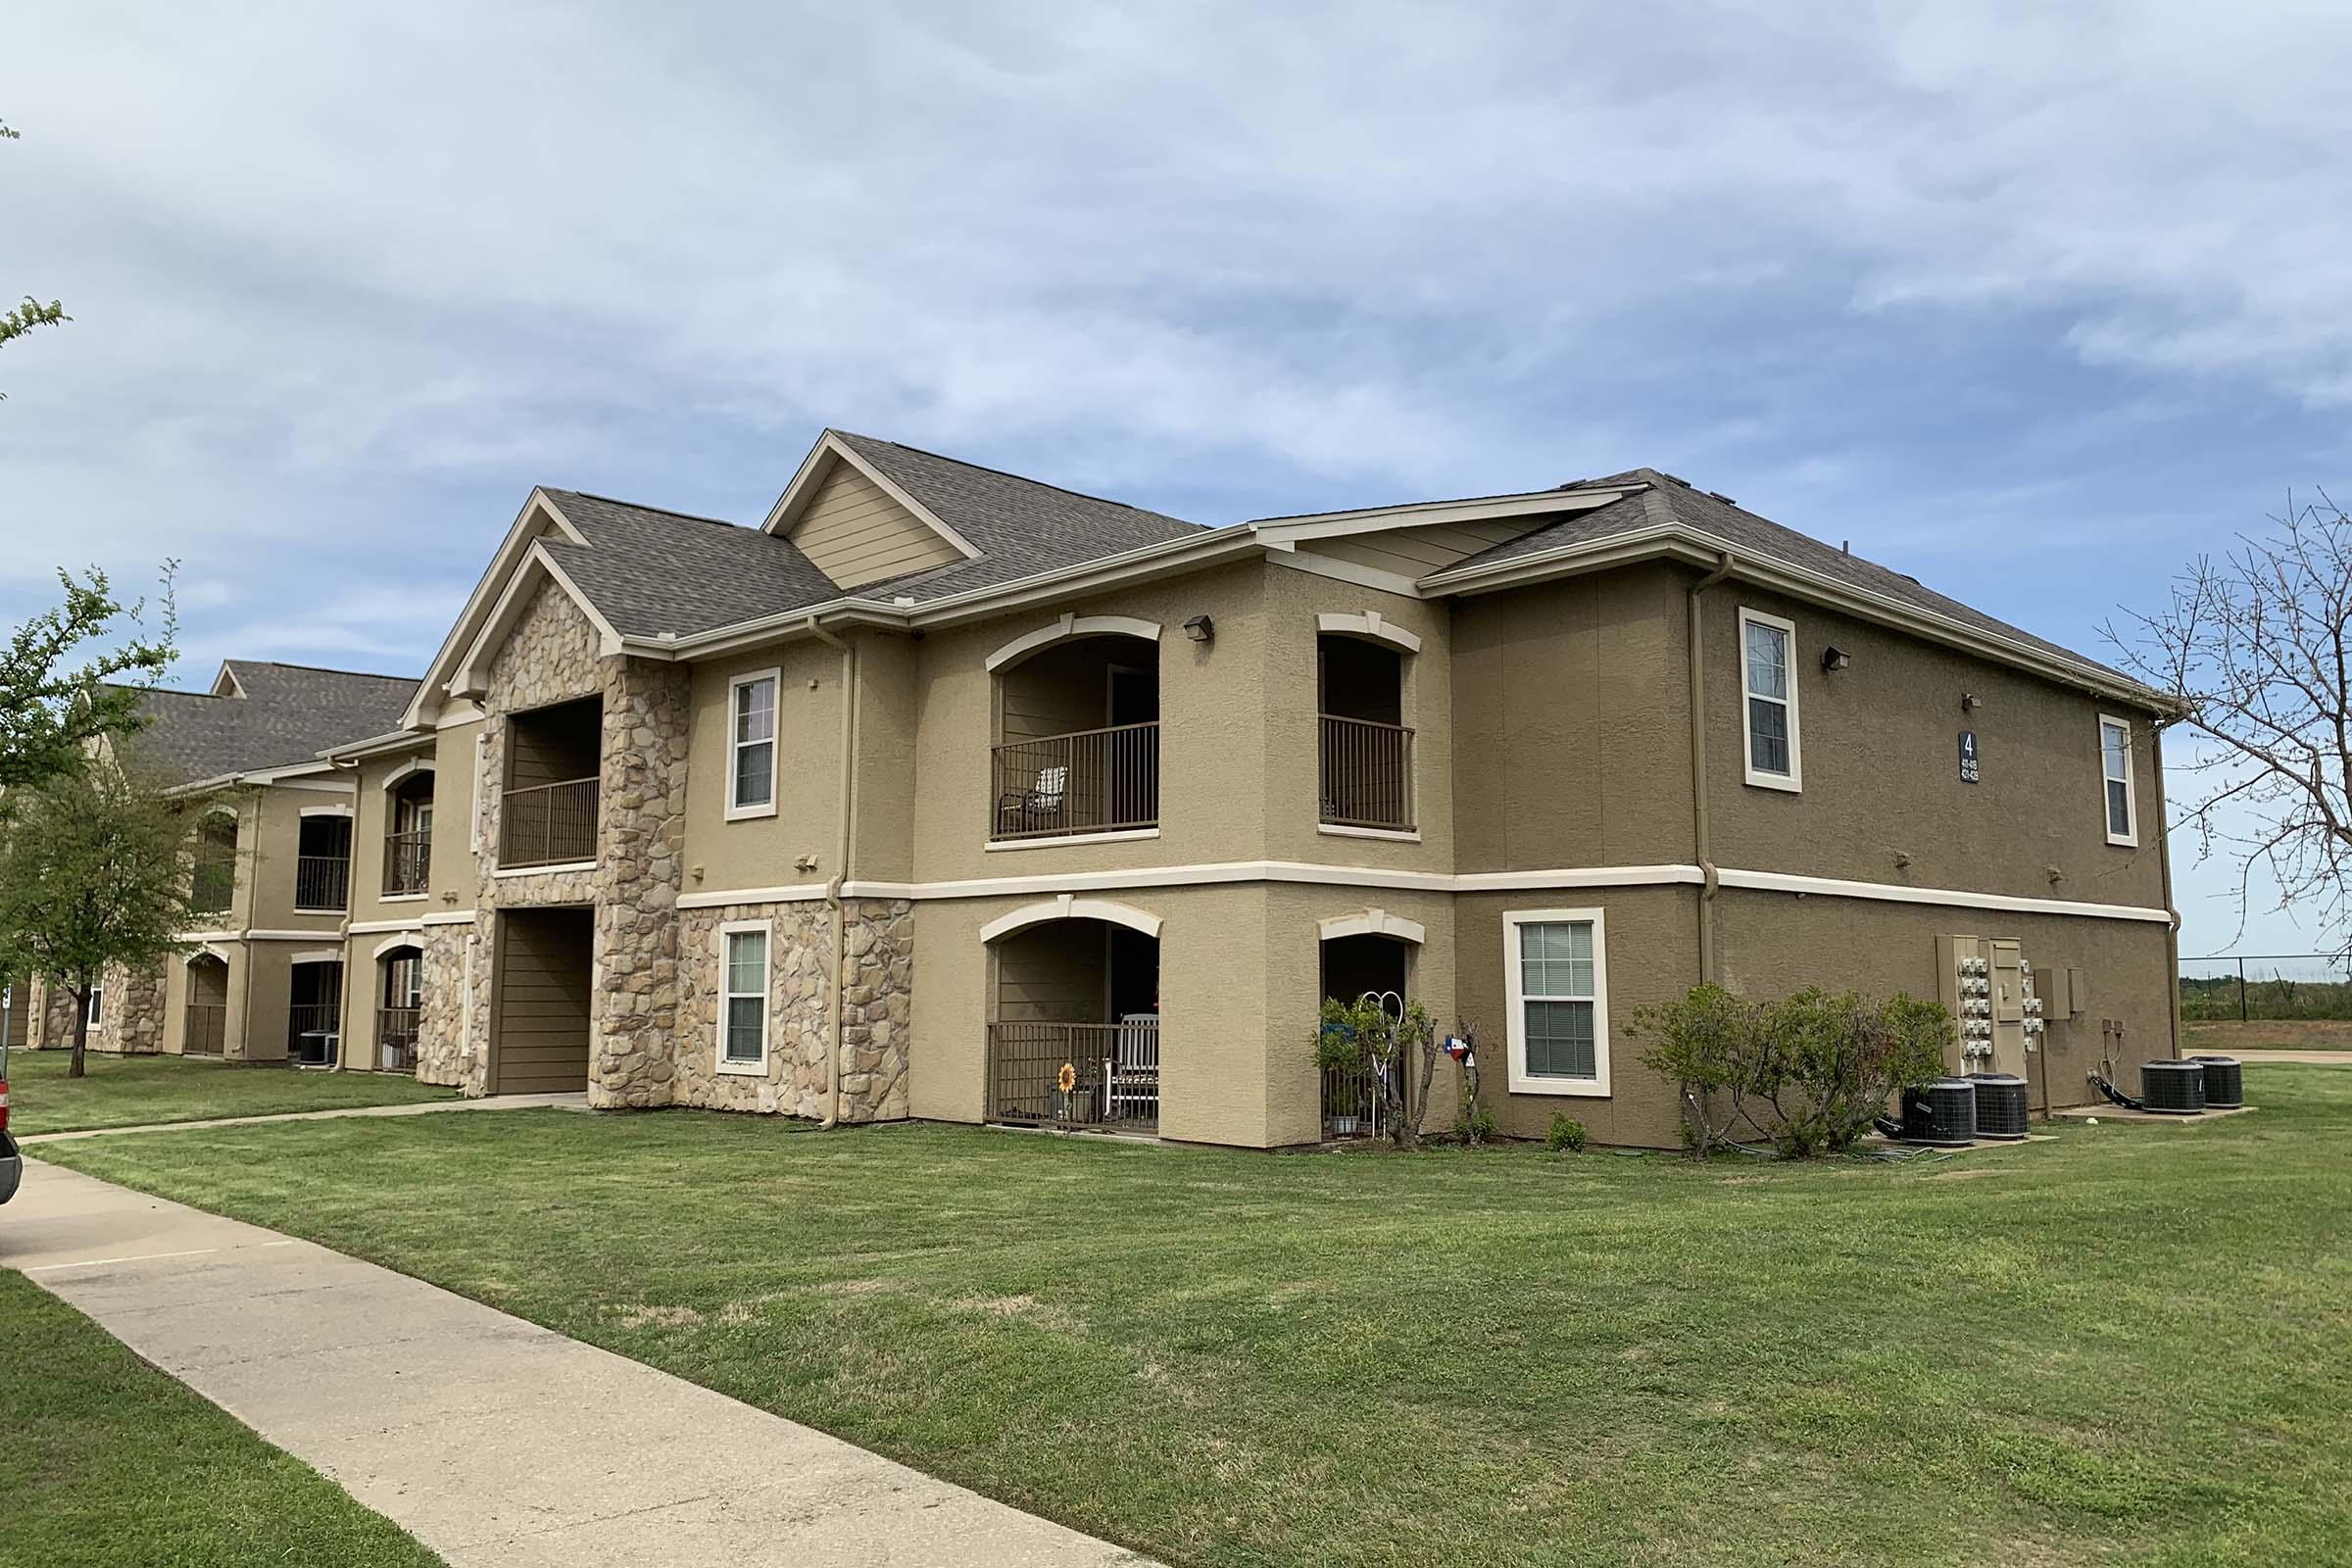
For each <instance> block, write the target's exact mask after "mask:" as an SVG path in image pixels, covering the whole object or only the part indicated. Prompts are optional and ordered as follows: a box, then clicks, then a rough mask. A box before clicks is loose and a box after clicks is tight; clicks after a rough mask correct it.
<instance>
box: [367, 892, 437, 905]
mask: <svg viewBox="0 0 2352 1568" xmlns="http://www.w3.org/2000/svg"><path fill="white" fill-rule="evenodd" d="M430 897H432V895H431V894H429V893H379V894H377V895H376V900H375V902H376V903H378V904H422V903H423V902H424V901H425V900H426V899H428V898H430Z"/></svg>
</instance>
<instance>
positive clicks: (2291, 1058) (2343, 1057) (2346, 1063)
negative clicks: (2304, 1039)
mask: <svg viewBox="0 0 2352 1568" xmlns="http://www.w3.org/2000/svg"><path fill="white" fill-rule="evenodd" d="M2222 1054H2224V1055H2229V1056H2235V1057H2236V1058H2237V1059H2238V1060H2240V1061H2242V1062H2244V1063H2245V1064H2246V1065H2247V1066H2249V1067H2259V1066H2262V1065H2263V1064H2264V1063H2266V1062H2284V1063H2286V1064H2288V1065H2290V1066H2296V1067H2352V1051H2229V1052H2224V1053H2222Z"/></svg>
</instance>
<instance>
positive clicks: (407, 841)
mask: <svg viewBox="0 0 2352 1568" xmlns="http://www.w3.org/2000/svg"><path fill="white" fill-rule="evenodd" d="M432 871H433V835H432V834H431V833H430V832H425V831H417V832H408V833H387V834H385V835H384V891H385V892H386V893H390V894H401V893H422V892H423V891H424V890H425V886H426V884H427V883H428V882H429V881H430V879H431V877H432Z"/></svg>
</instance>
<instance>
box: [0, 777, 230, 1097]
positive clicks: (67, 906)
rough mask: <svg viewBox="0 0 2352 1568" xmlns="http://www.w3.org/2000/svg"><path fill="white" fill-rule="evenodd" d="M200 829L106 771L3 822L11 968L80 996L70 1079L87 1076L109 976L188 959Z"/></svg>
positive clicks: (142, 788)
mask: <svg viewBox="0 0 2352 1568" xmlns="http://www.w3.org/2000/svg"><path fill="white" fill-rule="evenodd" d="M194 830H195V817H194V815H193V813H190V812H187V811H183V810H182V809H180V808H179V806H178V805H177V804H176V803H174V802H172V801H169V800H166V799H165V798H164V797H163V796H162V795H161V794H160V793H159V792H157V791H156V790H154V789H153V788H151V787H148V786H147V785H146V784H145V783H143V782H142V781H140V780H139V779H137V778H135V777H134V776H133V775H132V774H131V773H129V772H127V771H126V770H125V769H123V768H122V767H119V766H116V765H114V764H111V763H107V764H99V765H93V766H89V767H83V768H74V769H72V770H70V771H67V772H64V773H61V774H59V775H58V776H56V777H54V778H52V779H50V780H49V781H48V782H47V783H46V784H45V785H43V786H41V787H40V788H39V789H37V790H33V791H31V792H29V793H27V794H25V795H24V796H23V797H22V798H20V799H19V800H18V802H17V809H16V810H15V811H14V812H12V813H11V814H10V816H9V818H8V819H7V821H6V822H5V823H0V942H5V943H6V944H7V948H8V952H7V955H6V956H7V958H8V960H9V961H8V963H7V965H6V967H7V968H8V969H9V970H10V972H12V973H30V974H38V975H41V976H44V977H45V978H47V979H48V980H49V981H50V983H51V984H53V985H59V986H63V987H65V988H66V990H67V991H68V993H69V994H71V995H72V996H73V1000H74V1002H75V1004H76V1006H75V1009H74V1024H73V1061H72V1063H71V1064H70V1065H69V1066H68V1067H67V1069H66V1074H67V1076H68V1077H71V1078H79V1077H80V1076H82V1073H83V1071H84V1070H85V1054H86V1052H87V1049H88V1046H89V1035H90V993H91V991H92V990H93V989H94V988H95V987H96V986H97V985H98V983H99V981H100V979H101V977H102V976H103V975H104V974H105V973H106V969H107V966H108V965H109V964H118V963H119V964H122V965H123V966H124V967H126V968H129V969H134V970H136V969H146V968H151V967H153V966H154V965H156V964H158V963H160V962H162V961H163V960H164V959H166V958H168V957H170V956H172V955H173V954H176V953H184V952H186V951H187V949H188V944H187V943H185V942H183V941H181V940H180V937H179V933H180V932H182V931H185V930H188V929H189V928H190V926H191V925H192V923H193V922H192V918H191V916H192V914H193V911H192V910H191V909H190V907H189V905H190V902H191V892H190V889H191V883H192V878H193V874H194V869H195V866H194V853H193V852H194Z"/></svg>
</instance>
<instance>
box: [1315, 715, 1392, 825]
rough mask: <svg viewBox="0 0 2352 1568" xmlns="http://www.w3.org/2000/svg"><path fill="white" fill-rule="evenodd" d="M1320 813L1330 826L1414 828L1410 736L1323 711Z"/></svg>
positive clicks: (1361, 719) (1380, 725) (1388, 727)
mask: <svg viewBox="0 0 2352 1568" xmlns="http://www.w3.org/2000/svg"><path fill="white" fill-rule="evenodd" d="M1320 716H1321V719H1322V727H1323V733H1322V746H1321V751H1322V760H1321V768H1322V781H1323V797H1322V814H1321V817H1320V820H1322V821H1324V822H1327V823H1329V824H1330V825H1332V826H1333V827H1370V828H1389V829H1393V830H1395V831H1397V832H1410V831H1411V829H1412V826H1413V732H1412V731H1411V730H1410V729H1408V728H1406V727H1405V726H1404V725H1402V724H1379V723H1374V722H1373V721H1372V720H1370V719H1364V718H1342V717H1340V716H1339V715H1338V714H1336V713H1324V714H1322V715H1320Z"/></svg>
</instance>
